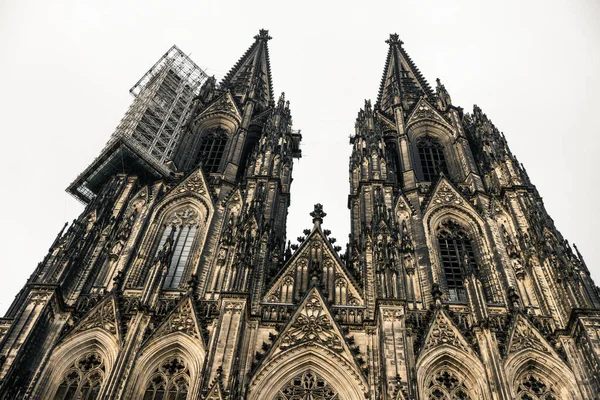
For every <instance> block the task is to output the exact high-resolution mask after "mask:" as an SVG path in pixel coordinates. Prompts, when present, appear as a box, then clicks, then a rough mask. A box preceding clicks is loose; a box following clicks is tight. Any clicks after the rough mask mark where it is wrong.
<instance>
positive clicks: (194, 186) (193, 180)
mask: <svg viewBox="0 0 600 400" xmlns="http://www.w3.org/2000/svg"><path fill="white" fill-rule="evenodd" d="M178 191H179V193H184V192H195V193H199V194H203V195H204V194H206V187H205V186H204V179H202V173H201V172H200V169H198V170H196V172H194V173H193V174H192V175H191V176H190V177H188V178H187V179H186V180H185V181H184V182H183V184H182V185H180V186H179V189H178Z"/></svg>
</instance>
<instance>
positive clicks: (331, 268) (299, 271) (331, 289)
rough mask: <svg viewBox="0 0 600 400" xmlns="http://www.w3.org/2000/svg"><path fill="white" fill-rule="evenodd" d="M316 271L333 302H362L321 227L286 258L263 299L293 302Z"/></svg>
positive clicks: (306, 287) (303, 292)
mask: <svg viewBox="0 0 600 400" xmlns="http://www.w3.org/2000/svg"><path fill="white" fill-rule="evenodd" d="M315 275H316V276H317V277H318V279H319V281H320V286H321V288H323V289H324V290H325V291H327V292H328V293H327V294H328V298H329V300H330V301H332V302H333V303H334V304H336V305H350V306H362V305H364V304H365V303H364V300H363V298H362V296H361V294H360V292H359V290H358V288H357V286H356V284H355V283H354V281H353V279H352V278H351V276H350V274H349V273H348V271H347V270H346V268H345V267H344V266H343V264H342V263H341V261H340V260H339V258H338V256H337V254H336V253H335V251H334V250H333V248H332V246H331V243H329V240H327V238H326V237H325V235H324V234H323V232H322V231H321V228H320V227H315V228H314V229H313V231H312V232H311V233H310V234H309V236H308V238H306V240H305V241H304V242H302V245H301V246H300V248H299V249H298V250H296V252H295V253H294V255H293V256H292V257H291V258H290V259H289V260H288V261H287V263H286V264H285V265H284V267H283V269H282V271H281V272H280V274H279V275H278V278H277V279H276V280H275V281H274V283H273V284H272V285H271V286H270V288H269V289H268V290H267V292H266V295H265V296H264V298H263V300H264V301H266V302H271V303H289V304H292V303H296V302H298V301H299V299H300V298H301V297H303V296H304V294H305V293H306V292H307V290H308V288H309V286H310V284H311V281H312V277H313V276H315ZM342 288H343V289H342Z"/></svg>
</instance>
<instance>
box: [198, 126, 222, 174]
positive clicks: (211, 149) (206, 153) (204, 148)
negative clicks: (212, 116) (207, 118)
mask: <svg viewBox="0 0 600 400" xmlns="http://www.w3.org/2000/svg"><path fill="white" fill-rule="evenodd" d="M226 144H227V132H226V131H225V130H224V129H223V128H216V129H214V130H212V131H209V132H206V133H204V134H203V135H202V138H201V140H200V147H199V149H198V155H197V156H196V163H195V164H196V165H198V164H199V163H200V162H201V163H202V166H203V168H204V171H205V172H207V173H214V172H218V170H219V166H220V165H221V159H222V158H223V154H224V152H225V145H226Z"/></svg>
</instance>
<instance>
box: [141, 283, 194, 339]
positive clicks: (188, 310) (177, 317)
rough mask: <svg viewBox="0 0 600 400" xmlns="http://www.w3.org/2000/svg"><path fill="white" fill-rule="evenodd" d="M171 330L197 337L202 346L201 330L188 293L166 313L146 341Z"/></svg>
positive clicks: (171, 331)
mask: <svg viewBox="0 0 600 400" xmlns="http://www.w3.org/2000/svg"><path fill="white" fill-rule="evenodd" d="M173 332H181V333H183V334H185V335H188V336H190V337H192V338H194V339H197V340H199V341H200V343H202V346H203V347H204V341H203V339H202V333H201V332H202V331H201V329H200V324H199V323H198V317H197V315H196V310H195V307H194V304H193V302H192V299H191V297H190V296H189V295H188V296H185V297H184V298H183V299H182V300H181V301H180V302H179V304H178V305H177V306H176V307H175V309H174V310H173V311H171V313H169V315H167V317H166V318H165V320H164V321H163V322H162V323H161V324H160V325H159V326H158V328H156V330H155V331H154V332H153V333H152V335H151V336H150V337H149V338H148V340H147V341H146V342H150V341H151V340H152V339H153V338H156V337H163V336H166V335H168V334H170V333H173Z"/></svg>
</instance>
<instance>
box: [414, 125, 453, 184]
mask: <svg viewBox="0 0 600 400" xmlns="http://www.w3.org/2000/svg"><path fill="white" fill-rule="evenodd" d="M417 150H418V151H419V160H420V161H421V171H422V172H423V180H424V181H426V182H433V181H435V180H437V178H438V177H439V176H440V173H441V172H443V173H444V174H446V175H448V167H447V165H446V157H445V155H444V146H443V145H442V144H441V143H440V142H439V141H438V140H437V139H435V138H433V137H431V136H423V137H420V138H419V139H418V140H417Z"/></svg>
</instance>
